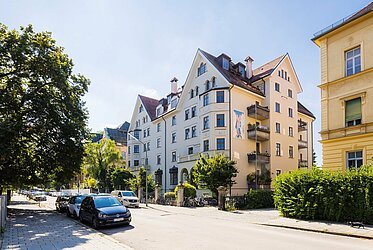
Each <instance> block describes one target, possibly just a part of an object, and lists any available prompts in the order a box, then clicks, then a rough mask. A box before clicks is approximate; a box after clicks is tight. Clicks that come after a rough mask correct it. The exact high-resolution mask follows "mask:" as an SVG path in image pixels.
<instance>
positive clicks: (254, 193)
mask: <svg viewBox="0 0 373 250" xmlns="http://www.w3.org/2000/svg"><path fill="white" fill-rule="evenodd" d="M272 207H275V204H274V201H273V192H272V191H271V190H254V189H250V190H249V192H247V193H246V194H245V208H247V209H257V208H272Z"/></svg>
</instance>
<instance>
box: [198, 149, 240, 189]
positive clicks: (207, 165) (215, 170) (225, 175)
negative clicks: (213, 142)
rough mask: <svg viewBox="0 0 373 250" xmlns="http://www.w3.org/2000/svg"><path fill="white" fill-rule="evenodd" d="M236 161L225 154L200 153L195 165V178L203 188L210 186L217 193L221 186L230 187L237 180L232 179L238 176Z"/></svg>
mask: <svg viewBox="0 0 373 250" xmlns="http://www.w3.org/2000/svg"><path fill="white" fill-rule="evenodd" d="M235 165H236V162H235V161H232V160H229V159H228V158H227V157H226V156H225V155H223V154H217V155H215V156H214V157H211V158H209V157H205V156H204V155H203V154H200V155H199V160H198V161H197V162H196V164H195V165H194V167H193V179H194V182H195V183H198V185H199V186H200V187H202V188H208V189H210V190H211V191H212V192H215V194H217V188H218V187H219V186H224V187H229V186H232V185H233V184H235V183H236V182H235V181H234V180H233V179H232V178H234V177H236V176H237V173H238V171H237V169H236V167H235Z"/></svg>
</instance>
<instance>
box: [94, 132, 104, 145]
mask: <svg viewBox="0 0 373 250" xmlns="http://www.w3.org/2000/svg"><path fill="white" fill-rule="evenodd" d="M102 137H103V134H100V133H91V141H92V142H94V143H95V142H99V141H100V140H101V139H102Z"/></svg>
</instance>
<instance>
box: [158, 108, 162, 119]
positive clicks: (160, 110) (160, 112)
mask: <svg viewBox="0 0 373 250" xmlns="http://www.w3.org/2000/svg"><path fill="white" fill-rule="evenodd" d="M161 114H162V107H159V108H157V117H158V116H160V115H161Z"/></svg>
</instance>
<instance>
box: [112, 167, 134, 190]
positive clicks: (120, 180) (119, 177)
mask: <svg viewBox="0 0 373 250" xmlns="http://www.w3.org/2000/svg"><path fill="white" fill-rule="evenodd" d="M134 178H135V175H134V174H133V173H132V172H131V171H130V170H129V169H128V168H123V167H116V168H114V171H113V172H112V173H111V182H112V184H113V186H114V189H128V188H129V187H130V184H131V180H133V179H134Z"/></svg>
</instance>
